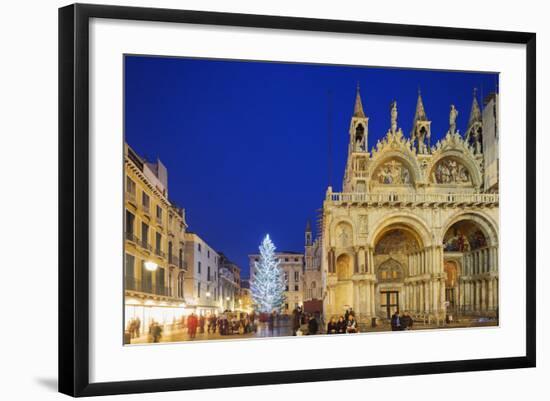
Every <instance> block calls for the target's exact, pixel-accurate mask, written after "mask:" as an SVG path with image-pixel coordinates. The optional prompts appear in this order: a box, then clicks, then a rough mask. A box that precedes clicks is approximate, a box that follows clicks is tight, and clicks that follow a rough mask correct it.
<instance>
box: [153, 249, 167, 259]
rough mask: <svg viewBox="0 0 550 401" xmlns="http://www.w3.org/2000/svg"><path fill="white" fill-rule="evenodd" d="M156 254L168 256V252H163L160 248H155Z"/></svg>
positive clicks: (163, 256) (162, 256)
mask: <svg viewBox="0 0 550 401" xmlns="http://www.w3.org/2000/svg"><path fill="white" fill-rule="evenodd" d="M155 255H157V256H160V257H161V258H165V257H166V253H164V252H162V251H161V250H160V249H155Z"/></svg>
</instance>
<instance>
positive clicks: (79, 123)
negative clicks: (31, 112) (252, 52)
mask: <svg viewBox="0 0 550 401" xmlns="http://www.w3.org/2000/svg"><path fill="white" fill-rule="evenodd" d="M91 18H107V19H120V20H141V21H160V22H173V23H191V24H205V25H220V26H239V27H252V28H273V29H285V30H303V31H322V32H337V33H350V34H369V35H385V36H401V37H414V38H431V39H433V38H437V39H450V40H468V41H484V42H499V43H515V44H523V45H525V46H526V54H527V56H526V60H525V62H526V68H527V70H526V71H527V74H526V75H527V82H526V84H527V85H526V88H527V90H526V94H525V96H526V101H527V107H526V116H527V125H526V133H527V135H526V138H525V140H526V151H527V158H526V160H527V166H526V170H527V177H526V186H527V187H526V188H527V192H526V202H527V210H526V218H527V219H526V229H527V231H526V233H527V238H526V239H527V243H526V255H527V257H526V261H525V263H526V266H527V269H526V272H527V273H526V274H527V276H526V296H527V297H526V308H527V309H526V317H527V319H526V322H527V323H526V327H525V333H526V354H525V355H524V356H521V357H509V358H495V359H475V360H457V361H445V362H430V363H409V364H399V365H383V366H363V367H347V368H333V369H312V370H294V371H284V372H267V373H248V374H231V375H219V376H196V377H183V378H165V379H154V380H135V381H122V382H103V383H90V381H89V334H88V333H89V312H88V310H89V304H90V300H89V289H88V285H89V266H88V260H89V258H88V256H89V231H88V230H89V222H88V218H89V194H90V188H89V181H88V173H89V147H88V143H89V142H88V139H89V132H88V123H89V116H88V110H89V104H88V95H89V80H88V61H89V22H90V19H91ZM535 143H536V35H535V33H526V32H508V31H494V30H479V29H463V28H447V27H435V26H416V25H400V24H386V23H372V22H358V21H337V20H323V19H310V18H295V17H275V16H265V15H245V14H232V13H219V12H203V11H186V10H172V9H155V8H138V7H121V6H106V5H88V4H74V5H69V6H66V7H63V8H60V9H59V391H60V392H62V393H65V394H68V395H71V396H75V397H79V396H95V395H107V394H125V393H142V392H157V391H173V390H190V389H203V388H218V387H238V386H252V385H265V384H280V383H295V382H315V381H324V380H344V379H362V378H373V377H385V376H401V375H423V374H433V373H451V372H465V371H482V370H494V369H514V368H528V367H534V366H535V364H536V337H535V335H536V309H535V308H536V293H535V290H536V289H535V281H536V271H535V270H536V225H535V224H536V223H535V222H536V200H535V194H536V187H535V185H536V182H535V174H536V170H535V169H536V167H535V165H536V160H535V157H536V153H535Z"/></svg>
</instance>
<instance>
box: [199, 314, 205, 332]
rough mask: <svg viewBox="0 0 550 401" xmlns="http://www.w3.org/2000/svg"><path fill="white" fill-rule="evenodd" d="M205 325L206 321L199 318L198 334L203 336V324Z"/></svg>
mask: <svg viewBox="0 0 550 401" xmlns="http://www.w3.org/2000/svg"><path fill="white" fill-rule="evenodd" d="M205 323H206V319H205V317H204V316H203V315H201V316H200V317H199V333H201V334H204V324H205Z"/></svg>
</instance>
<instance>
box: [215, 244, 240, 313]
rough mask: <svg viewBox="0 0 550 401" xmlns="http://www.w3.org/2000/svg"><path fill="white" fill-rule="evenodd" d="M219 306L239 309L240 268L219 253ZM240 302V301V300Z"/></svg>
mask: <svg viewBox="0 0 550 401" xmlns="http://www.w3.org/2000/svg"><path fill="white" fill-rule="evenodd" d="M218 277H219V279H218V286H219V290H218V291H219V294H220V308H221V309H222V310H230V311H235V310H239V309H240V303H239V301H240V298H239V295H240V288H241V269H240V268H239V266H237V265H236V264H235V263H233V262H231V261H230V260H229V259H228V258H227V257H226V256H225V255H224V254H223V253H220V258H219V267H218ZM241 303H242V301H241Z"/></svg>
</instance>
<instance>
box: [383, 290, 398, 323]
mask: <svg viewBox="0 0 550 401" xmlns="http://www.w3.org/2000/svg"><path fill="white" fill-rule="evenodd" d="M380 308H381V309H382V311H385V313H386V319H390V318H391V316H392V315H393V314H394V313H395V312H398V311H399V291H380Z"/></svg>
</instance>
